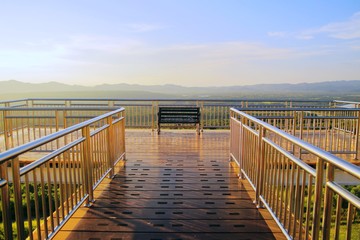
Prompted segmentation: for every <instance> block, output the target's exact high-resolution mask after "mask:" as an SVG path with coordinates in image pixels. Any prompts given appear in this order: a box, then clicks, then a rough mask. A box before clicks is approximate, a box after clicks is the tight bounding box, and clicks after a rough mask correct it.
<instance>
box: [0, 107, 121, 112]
mask: <svg viewBox="0 0 360 240" xmlns="http://www.w3.org/2000/svg"><path fill="white" fill-rule="evenodd" d="M116 109H119V107H86V106H84V107H76V108H75V107H24V108H8V107H0V111H6V110H8V111H56V110H58V111H79V110H84V111H86V110H99V111H100V110H116Z"/></svg>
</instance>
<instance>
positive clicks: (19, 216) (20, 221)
mask: <svg viewBox="0 0 360 240" xmlns="http://www.w3.org/2000/svg"><path fill="white" fill-rule="evenodd" d="M11 169H12V174H13V186H14V205H15V219H16V226H17V238H18V239H25V227H24V216H23V211H22V196H21V184H20V163H19V157H15V158H13V159H12V164H11ZM34 174H35V173H34ZM36 197H37V196H36Z"/></svg>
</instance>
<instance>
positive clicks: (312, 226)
mask: <svg viewBox="0 0 360 240" xmlns="http://www.w3.org/2000/svg"><path fill="white" fill-rule="evenodd" d="M230 114H231V121H232V122H231V144H230V145H231V147H230V148H231V149H230V158H231V159H232V160H234V161H235V162H236V163H237V165H238V166H239V169H240V172H239V175H240V176H243V177H246V178H247V179H248V180H249V181H250V182H251V185H252V186H253V188H254V189H255V192H256V194H255V200H256V203H257V204H258V205H259V206H265V207H266V208H267V209H268V210H269V211H270V213H271V215H272V216H273V217H274V218H276V222H277V223H278V224H279V226H280V228H281V229H282V230H283V232H284V234H285V235H286V236H287V237H288V238H289V239H294V238H296V239H308V238H312V239H318V238H320V236H321V237H322V238H323V239H329V238H330V229H331V228H335V230H334V232H335V233H334V236H333V237H334V238H335V239H339V236H340V235H339V232H340V230H339V229H340V222H341V221H342V220H341V217H340V212H341V202H342V199H344V200H347V201H349V205H348V206H349V207H348V209H347V211H348V217H347V219H346V224H347V225H348V231H346V235H347V238H348V239H350V236H351V225H352V222H353V220H352V219H353V213H354V211H353V208H357V209H360V198H359V197H357V196H355V195H354V194H352V193H350V192H349V191H348V190H346V189H345V188H344V187H343V186H341V185H340V184H339V183H338V181H337V180H336V179H335V174H334V173H335V169H336V171H338V172H345V173H347V174H350V175H351V176H353V177H355V179H357V181H358V182H360V167H358V166H356V165H353V164H351V163H349V162H347V161H345V160H343V159H341V158H339V157H336V156H334V155H332V154H330V153H328V152H326V151H324V150H323V149H321V148H318V147H316V146H313V145H311V144H310V143H308V142H305V141H303V140H301V139H299V138H297V137H295V136H293V135H291V134H289V133H286V132H284V131H282V130H280V129H278V128H277V127H275V126H272V125H270V124H268V123H266V122H263V121H261V120H259V119H257V118H256V117H253V116H251V115H249V114H246V113H244V112H242V111H240V110H237V109H234V108H232V109H231V113H230ZM249 128H250V129H251V130H252V131H249ZM254 131H255V132H254ZM273 135H275V137H273V138H268V136H273ZM274 139H275V140H276V139H278V141H274ZM281 142H285V143H286V144H285V145H287V146H290V149H292V150H291V151H289V150H287V149H284V148H283V147H281V146H280V145H279V143H281ZM302 151H307V152H308V153H309V154H312V155H314V156H316V157H317V165H316V170H315V169H313V168H311V167H310V166H308V165H307V164H306V163H305V162H303V160H302V158H303V156H302V155H301V152H302ZM334 196H336V197H337V199H338V200H337V202H336V206H335V207H336V213H334V211H333V210H332V206H333V203H332V202H333V197H334ZM311 215H312V216H311ZM321 215H322V217H321ZM335 215H336V218H335ZM332 221H335V223H334V224H333V223H332ZM333 226H335V227H333ZM349 229H350V230H349Z"/></svg>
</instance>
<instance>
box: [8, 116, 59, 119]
mask: <svg viewBox="0 0 360 240" xmlns="http://www.w3.org/2000/svg"><path fill="white" fill-rule="evenodd" d="M5 118H9V119H16V118H21V119H22V118H25V119H29V118H56V117H55V116H39V115H37V116H6V117H5Z"/></svg>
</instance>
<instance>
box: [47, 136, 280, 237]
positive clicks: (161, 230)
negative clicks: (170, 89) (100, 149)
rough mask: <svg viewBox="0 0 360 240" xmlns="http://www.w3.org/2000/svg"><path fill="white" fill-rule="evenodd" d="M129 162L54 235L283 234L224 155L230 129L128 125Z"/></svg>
mask: <svg viewBox="0 0 360 240" xmlns="http://www.w3.org/2000/svg"><path fill="white" fill-rule="evenodd" d="M126 144H127V145H126V149H127V161H126V164H125V167H123V168H120V167H118V168H117V172H116V175H115V177H114V178H113V179H104V181H103V182H102V183H101V184H99V186H98V188H97V189H96V190H95V193H94V195H95V199H96V201H95V203H94V204H93V205H92V206H91V207H90V208H87V207H81V208H80V209H79V210H77V211H76V212H75V214H74V215H73V216H72V218H71V219H70V221H69V222H67V223H66V224H65V226H64V227H63V228H62V229H61V230H60V232H59V233H58V234H57V235H56V236H55V238H54V239H87V240H103V239H111V240H119V239H285V238H284V236H283V234H282V233H281V231H280V229H279V227H278V226H277V225H276V223H275V221H274V220H273V219H272V217H271V215H270V214H269V213H268V212H267V211H266V210H265V209H258V208H256V206H255V204H254V203H253V197H254V192H253V191H252V189H251V187H250V185H249V184H248V183H247V182H246V181H245V180H239V179H238V178H237V173H238V169H237V168H233V167H231V166H232V165H231V164H229V162H228V158H229V157H228V154H229V153H228V150H229V132H228V131H211V133H210V132H209V133H207V132H205V133H204V134H203V135H202V136H201V137H199V136H198V135H196V133H193V132H190V131H174V132H164V134H162V135H161V136H159V135H157V134H154V133H152V132H145V131H142V132H141V131H131V132H127V139H126Z"/></svg>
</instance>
